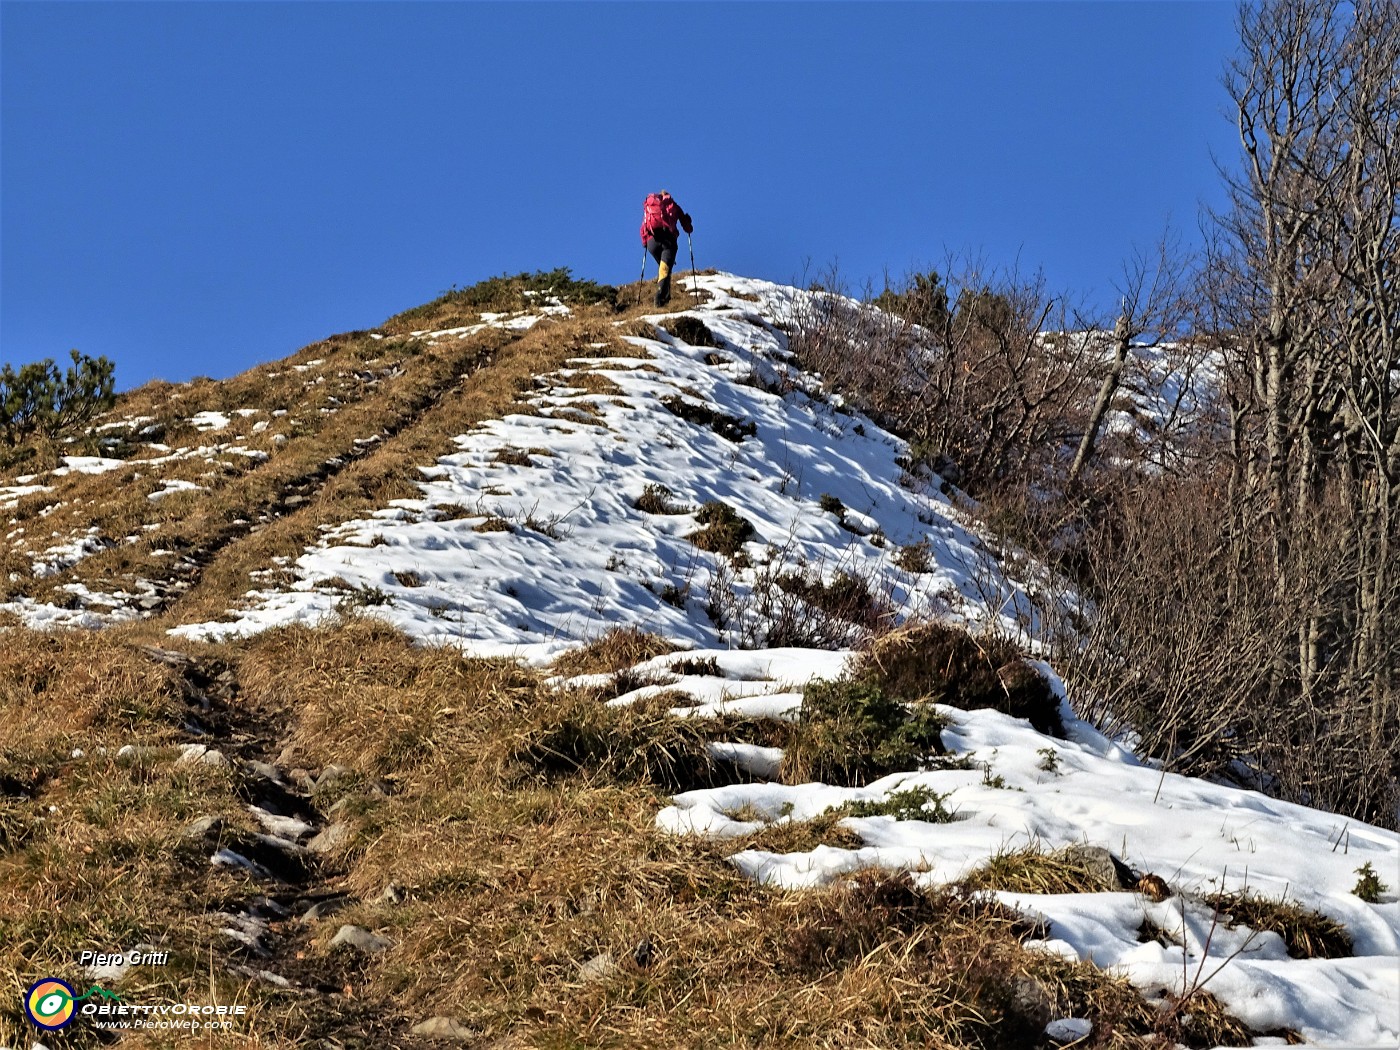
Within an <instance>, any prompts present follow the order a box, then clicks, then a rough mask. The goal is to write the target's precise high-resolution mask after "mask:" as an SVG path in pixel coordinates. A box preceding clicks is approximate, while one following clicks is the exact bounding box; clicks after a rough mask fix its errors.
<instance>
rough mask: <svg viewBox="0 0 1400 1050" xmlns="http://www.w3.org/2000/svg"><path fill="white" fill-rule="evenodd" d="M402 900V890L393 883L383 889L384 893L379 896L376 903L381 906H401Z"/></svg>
mask: <svg viewBox="0 0 1400 1050" xmlns="http://www.w3.org/2000/svg"><path fill="white" fill-rule="evenodd" d="M403 898H404V892H403V890H402V889H401V888H400V887H399V886H397V885H396V884H394V883H392V882H391V883H389V885H387V886H385V887H384V892H383V893H381V894H380V895H379V899H378V903H381V904H402V903H403Z"/></svg>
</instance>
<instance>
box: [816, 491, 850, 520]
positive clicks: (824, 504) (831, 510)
mask: <svg viewBox="0 0 1400 1050" xmlns="http://www.w3.org/2000/svg"><path fill="white" fill-rule="evenodd" d="M817 505H818V506H820V507H821V509H822V510H824V511H826V513H828V514H835V515H836V516H837V517H838V518H845V516H846V505H845V504H844V503H842V502H841V499H840V497H839V496H833V495H832V494H831V493H829V492H823V493H822V494H821V498H820V499H818V500H817Z"/></svg>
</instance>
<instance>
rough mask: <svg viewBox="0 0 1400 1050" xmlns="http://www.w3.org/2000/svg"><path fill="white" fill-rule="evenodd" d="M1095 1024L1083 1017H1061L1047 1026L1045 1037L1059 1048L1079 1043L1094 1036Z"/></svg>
mask: <svg viewBox="0 0 1400 1050" xmlns="http://www.w3.org/2000/svg"><path fill="white" fill-rule="evenodd" d="M1093 1031H1094V1023H1093V1022H1092V1021H1087V1020H1085V1019H1084V1018H1082V1017H1061V1018H1060V1019H1059V1020H1057V1021H1051V1022H1050V1023H1049V1024H1048V1025H1046V1026H1045V1037H1046V1038H1047V1039H1049V1040H1050V1042H1052V1043H1054V1044H1056V1045H1057V1046H1064V1045H1065V1044H1066V1043H1078V1042H1081V1041H1083V1040H1085V1039H1088V1038H1089V1036H1090V1035H1092V1034H1093Z"/></svg>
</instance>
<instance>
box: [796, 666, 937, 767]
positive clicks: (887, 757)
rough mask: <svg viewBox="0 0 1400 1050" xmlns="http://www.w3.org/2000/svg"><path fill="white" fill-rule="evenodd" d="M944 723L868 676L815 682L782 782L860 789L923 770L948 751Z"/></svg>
mask: <svg viewBox="0 0 1400 1050" xmlns="http://www.w3.org/2000/svg"><path fill="white" fill-rule="evenodd" d="M945 724H946V720H945V719H943V718H942V717H941V716H939V714H938V713H937V712H936V711H935V710H934V709H933V707H932V706H930V705H927V704H913V705H907V704H903V703H900V702H899V701H898V700H895V699H894V698H892V697H891V696H890V695H889V694H887V693H886V692H885V691H884V690H883V689H882V688H881V687H880V685H879V683H877V682H875V681H873V680H871V679H869V678H838V679H835V680H833V681H816V682H812V683H811V684H809V685H808V686H807V689H806V692H805V693H804V695H803V697H802V708H801V711H800V712H799V715H798V719H797V723H796V725H795V726H794V727H793V732H792V739H791V742H790V744H789V746H788V748H787V750H786V751H785V752H784V754H783V779H784V780H786V781H787V782H788V783H803V782H806V781H811V780H820V781H823V782H825V783H828V784H844V785H849V786H860V785H863V784H867V783H869V782H870V781H872V780H878V779H879V778H880V777H883V776H885V775H887V774H889V773H897V772H906V771H910V770H916V769H919V768H920V767H921V766H922V765H923V764H924V763H926V762H927V761H928V760H929V759H930V758H932V757H933V756H935V755H940V754H943V753H944V750H945V749H944V747H943V739H942V735H941V730H942V729H943V726H944V725H945Z"/></svg>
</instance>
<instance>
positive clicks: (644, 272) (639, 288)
mask: <svg viewBox="0 0 1400 1050" xmlns="http://www.w3.org/2000/svg"><path fill="white" fill-rule="evenodd" d="M646 279H647V246H646V245H645V244H644V245H642V273H641V276H640V277H638V278H637V305H638V306H641V305H642V282H643V281H645V280H646Z"/></svg>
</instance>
